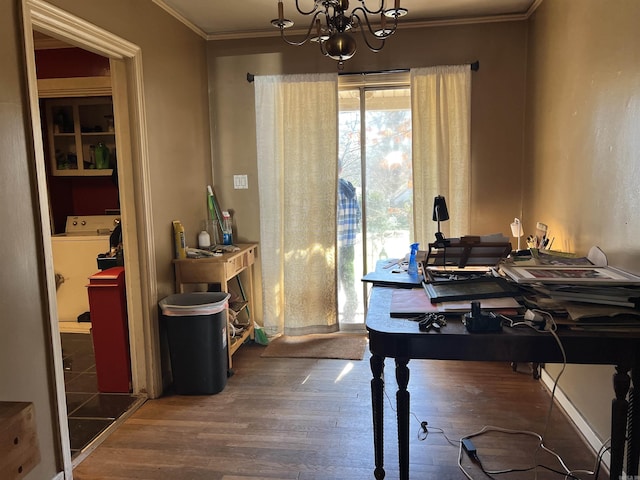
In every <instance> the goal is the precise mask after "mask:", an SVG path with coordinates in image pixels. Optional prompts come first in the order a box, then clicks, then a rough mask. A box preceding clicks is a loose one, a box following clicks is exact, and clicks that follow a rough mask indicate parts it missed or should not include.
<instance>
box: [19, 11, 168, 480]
mask: <svg viewBox="0 0 640 480" xmlns="http://www.w3.org/2000/svg"><path fill="white" fill-rule="evenodd" d="M22 6H23V10H22V11H23V23H24V43H25V49H24V53H25V56H26V68H27V72H26V73H27V82H28V94H29V102H30V110H31V121H32V123H31V127H32V132H33V144H34V145H33V146H34V152H33V153H34V156H35V158H36V162H35V165H34V168H35V178H36V183H37V192H36V193H37V198H38V204H39V216H40V223H41V228H40V230H41V233H42V237H43V248H44V258H45V264H44V269H45V271H46V276H45V277H46V291H47V295H48V298H49V305H48V306H49V313H50V315H49V318H50V329H49V341H50V342H51V346H52V347H51V352H52V362H53V364H54V365H53V369H52V373H51V379H52V383H53V384H54V385H55V391H56V401H55V404H56V407H57V419H58V422H57V423H58V432H59V435H60V437H59V440H60V450H59V458H60V465H61V467H62V469H63V470H64V474H65V475H66V476H67V477H69V478H71V476H72V468H73V464H72V461H71V453H70V443H69V432H68V426H67V419H68V416H67V411H66V399H65V386H64V369H63V362H62V347H61V341H60V334H59V329H58V325H57V306H56V299H55V274H54V273H55V272H54V269H53V261H52V251H51V234H50V230H51V229H50V226H49V225H50V222H49V219H50V215H49V199H48V198H47V185H46V172H45V169H44V155H43V151H44V142H43V139H42V128H41V127H42V126H41V123H40V109H39V105H38V87H37V77H36V71H35V58H34V45H33V31H34V30H37V31H40V32H42V33H44V34H46V35H48V36H51V37H53V38H56V39H58V40H61V41H64V42H68V43H69V44H71V45H74V46H76V47H80V48H84V49H87V50H90V51H92V52H94V53H97V54H99V55H103V56H106V57H108V58H109V60H110V64H111V75H112V79H113V82H114V88H113V104H114V116H115V120H116V125H115V129H116V135H117V136H118V138H119V139H120V140H121V145H120V148H119V154H118V164H119V167H118V172H119V173H118V178H119V193H120V200H121V207H122V208H121V210H122V212H121V213H122V221H123V230H124V231H123V241H124V249H125V251H127V256H126V257H125V268H126V269H127V271H128V274H127V276H128V277H129V278H130V279H137V280H135V281H130V282H128V283H127V286H126V290H127V291H126V295H127V305H128V317H129V339H130V345H131V348H130V350H131V358H132V385H133V393H136V394H137V393H142V394H146V395H147V396H149V397H151V398H155V397H158V396H159V395H160V394H161V393H162V378H161V372H160V371H159V369H157V368H156V369H154V368H152V366H154V365H159V364H160V353H159V350H158V346H157V345H156V344H155V342H154V341H153V333H154V332H155V331H156V328H155V323H156V322H155V321H154V317H153V315H154V311H155V310H154V307H155V299H156V298H157V280H156V275H155V263H154V261H155V260H154V248H153V244H152V242H151V239H153V228H152V224H151V218H152V215H151V212H150V205H149V204H148V202H147V200H146V199H147V198H149V192H150V184H149V155H148V140H147V132H146V119H145V118H144V116H145V106H144V95H143V87H142V85H143V81H142V61H141V51H140V48H139V47H137V46H136V45H134V44H131V43H130V42H127V41H125V40H123V39H120V38H119V37H117V36H115V35H113V34H111V33H109V32H107V31H105V30H102V29H100V28H98V27H96V26H95V25H92V24H90V23H88V22H86V21H85V20H82V19H81V18H79V17H75V16H73V15H71V14H69V13H68V12H65V11H63V10H60V9H58V8H57V7H54V6H52V5H50V4H48V3H46V2H44V1H42V0H23V5H22ZM142 272H144V275H142ZM134 283H137V285H135V287H133V286H132V284H134Z"/></svg>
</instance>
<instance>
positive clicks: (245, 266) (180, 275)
mask: <svg viewBox="0 0 640 480" xmlns="http://www.w3.org/2000/svg"><path fill="white" fill-rule="evenodd" d="M236 246H237V247H239V248H240V250H238V251H235V252H230V253H223V254H222V256H220V257H204V258H185V259H180V260H173V264H174V266H175V274H176V291H177V292H178V293H183V292H184V285H185V284H195V283H206V284H209V283H218V284H220V289H221V290H222V291H223V292H229V291H230V290H229V285H230V283H233V280H235V282H236V283H237V291H236V293H238V295H239V297H240V298H241V301H240V302H230V304H229V308H230V309H232V310H233V311H234V312H236V313H237V314H240V313H242V312H244V314H246V317H247V318H248V320H249V325H248V326H247V327H246V328H245V329H244V330H243V331H242V333H241V334H239V335H235V336H233V337H232V336H231V332H230V330H231V329H230V328H227V340H228V345H229V349H228V350H229V368H231V365H232V363H231V358H232V356H233V354H234V353H235V352H236V350H238V348H240V345H242V343H243V342H244V341H245V340H246V339H247V338H249V337H251V338H253V322H254V318H253V312H254V300H253V288H254V278H253V276H254V274H253V264H254V263H255V260H256V253H257V249H258V244H256V243H249V244H239V245H236ZM243 272H244V276H245V280H246V281H245V282H244V283H243V282H242V279H241V277H240V274H241V273H243ZM245 285H246V288H245Z"/></svg>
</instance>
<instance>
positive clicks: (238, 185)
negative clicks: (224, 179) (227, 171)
mask: <svg viewBox="0 0 640 480" xmlns="http://www.w3.org/2000/svg"><path fill="white" fill-rule="evenodd" d="M233 188H234V189H236V190H243V189H248V188H249V179H248V178H247V176H246V175H234V176H233Z"/></svg>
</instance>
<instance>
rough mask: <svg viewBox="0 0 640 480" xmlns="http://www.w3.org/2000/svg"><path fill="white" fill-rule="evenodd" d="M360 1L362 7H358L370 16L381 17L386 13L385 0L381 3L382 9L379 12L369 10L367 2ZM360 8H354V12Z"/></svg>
mask: <svg viewBox="0 0 640 480" xmlns="http://www.w3.org/2000/svg"><path fill="white" fill-rule="evenodd" d="M359 1H360V3H361V4H362V7H358V8H359V9H360V10H363V11H364V12H367V13H368V14H369V15H379V14H381V13H382V12H384V0H382V1H381V2H380V8H379V9H378V10H369V9H368V8H367V3H366V1H365V0H359ZM358 8H354V9H353V11H354V12H355V11H356V10H357V9H358Z"/></svg>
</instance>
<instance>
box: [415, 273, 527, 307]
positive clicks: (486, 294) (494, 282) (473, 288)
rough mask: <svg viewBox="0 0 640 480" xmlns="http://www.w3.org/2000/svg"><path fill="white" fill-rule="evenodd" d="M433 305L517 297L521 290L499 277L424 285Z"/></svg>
mask: <svg viewBox="0 0 640 480" xmlns="http://www.w3.org/2000/svg"><path fill="white" fill-rule="evenodd" d="M423 286H424V289H425V291H426V292H427V296H428V297H429V298H430V300H431V303H440V302H454V301H458V300H478V299H482V298H500V297H517V296H520V295H522V292H521V291H520V289H519V288H518V287H517V286H516V285H513V284H512V283H509V282H508V281H506V280H505V279H503V278H499V277H485V278H473V279H469V280H454V281H450V282H437V283H423Z"/></svg>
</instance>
